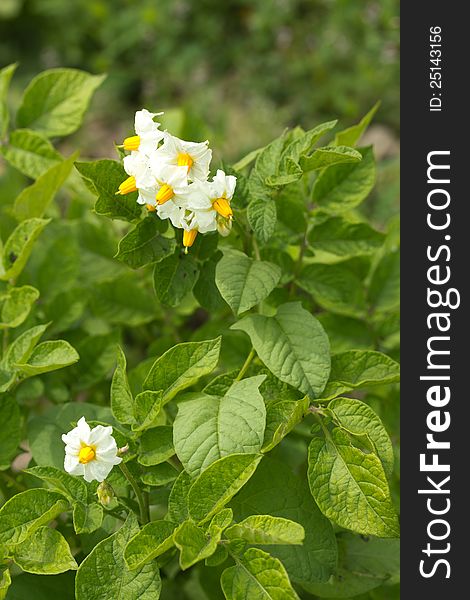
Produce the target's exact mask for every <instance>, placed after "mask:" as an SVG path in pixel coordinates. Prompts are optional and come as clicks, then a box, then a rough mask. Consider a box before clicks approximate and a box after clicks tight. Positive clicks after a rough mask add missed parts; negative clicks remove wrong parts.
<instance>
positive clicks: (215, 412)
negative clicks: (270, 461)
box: [173, 375, 266, 477]
mask: <svg viewBox="0 0 470 600" xmlns="http://www.w3.org/2000/svg"><path fill="white" fill-rule="evenodd" d="M264 379H265V375H258V376H257V377H250V378H248V379H243V380H242V381H235V382H234V383H233V384H232V386H231V387H230V389H229V390H228V391H227V392H226V393H225V394H224V395H223V396H208V395H205V394H204V395H198V397H197V398H196V399H194V400H188V401H186V402H181V403H180V404H179V407H178V414H177V416H176V419H175V422H174V425H173V429H174V442H175V449H176V454H177V456H178V458H179V459H180V461H181V462H182V464H183V466H184V468H185V470H186V471H187V472H188V473H189V475H191V476H193V477H195V476H197V475H199V474H200V473H201V472H202V471H204V469H206V468H207V467H208V466H209V465H211V464H212V463H213V462H214V461H216V460H218V459H219V458H221V457H223V456H228V455H231V454H255V453H257V452H259V451H260V449H261V445H262V443H263V437H264V428H265V423H266V408H265V405H264V401H263V397H262V396H261V394H260V393H259V390H258V388H259V386H260V385H261V383H262V382H263V380H264ZM234 431H236V432H237V434H236V436H235V435H234V434H233V432H234Z"/></svg>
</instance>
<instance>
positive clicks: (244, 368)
mask: <svg viewBox="0 0 470 600" xmlns="http://www.w3.org/2000/svg"><path fill="white" fill-rule="evenodd" d="M255 354H256V353H255V349H254V348H252V349H251V350H250V354H248V356H247V357H246V360H245V362H244V363H243V366H242V368H241V369H240V372H239V373H238V375H237V377H236V378H235V381H240V379H242V378H243V375H245V373H246V372H247V371H248V367H249V366H250V364H251V361H252V360H253V359H254V357H255Z"/></svg>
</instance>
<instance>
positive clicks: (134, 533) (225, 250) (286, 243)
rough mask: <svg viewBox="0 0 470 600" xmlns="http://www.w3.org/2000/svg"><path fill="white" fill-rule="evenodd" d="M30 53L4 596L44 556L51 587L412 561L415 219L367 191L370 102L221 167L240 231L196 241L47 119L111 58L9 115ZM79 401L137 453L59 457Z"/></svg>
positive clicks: (230, 585) (10, 388)
mask: <svg viewBox="0 0 470 600" xmlns="http://www.w3.org/2000/svg"><path fill="white" fill-rule="evenodd" d="M13 70H14V69H13V67H11V68H10V69H9V70H8V68H7V70H5V69H4V70H3V71H2V72H0V106H1V112H0V115H1V118H2V121H1V124H2V127H6V128H7V129H6V130H5V136H3V137H4V139H5V142H2V146H1V154H2V156H3V158H4V159H5V160H6V161H7V162H8V163H9V164H10V165H11V167H13V168H15V169H17V170H18V171H20V172H21V173H22V174H23V175H24V176H27V177H30V178H31V179H33V180H34V181H33V183H31V184H30V185H27V186H25V188H24V189H23V191H22V192H20V193H19V195H17V196H16V197H15V196H12V197H11V198H10V199H9V202H8V203H7V204H6V205H5V206H3V204H0V211H1V214H2V222H1V224H0V234H1V237H2V239H3V240H5V241H4V243H3V245H1V262H0V264H1V268H0V330H1V331H0V334H1V336H2V339H1V342H2V344H1V348H2V349H1V359H0V424H1V426H2V432H4V435H3V436H2V441H1V442H0V493H1V503H2V506H1V508H0V542H1V543H2V545H3V546H2V548H3V547H4V548H5V550H4V551H3V555H2V557H1V561H2V562H1V564H0V573H1V578H0V598H1V597H2V594H3V596H5V594H6V590H7V589H8V587H9V586H10V578H12V583H11V586H10V588H9V589H10V591H9V592H8V593H9V596H8V597H10V595H11V597H12V598H15V597H20V596H21V594H23V596H25V594H26V595H28V597H29V596H32V595H34V594H35V591H34V592H33V591H32V590H35V589H36V583H35V582H36V580H37V590H38V591H37V597H38V598H42V597H43V596H44V594H46V596H47V593H49V592H48V591H47V590H48V589H50V590H52V591H51V592H50V593H51V594H55V595H57V590H56V588H55V587H54V586H55V583H54V582H55V581H56V580H55V579H54V578H52V580H51V583H50V586H51V587H50V588H48V587H47V586H46V587H44V585H43V584H42V583H41V581H43V580H44V578H40V577H38V575H47V574H51V575H52V574H54V575H55V574H57V575H56V577H58V578H59V579H60V582H62V583H63V589H64V590H66V592H64V594H63V597H64V600H65V599H67V600H68V598H69V597H70V598H73V597H74V592H73V591H72V589H73V585H74V583H75V598H77V599H78V600H85V599H86V600H93V599H96V600H100V599H102V600H108V599H110V598H112V599H113V600H116V599H120V598H122V599H123V600H124V599H125V600H132V598H142V599H146V598H149V599H150V598H152V599H153V598H158V597H160V593H162V598H163V597H165V595H164V594H171V593H172V591H173V590H176V592H175V594H176V596H175V597H178V598H185V600H186V598H188V599H190V600H193V599H194V600H195V599H196V598H199V596H197V595H196V594H198V593H199V590H202V591H201V592H200V597H201V598H202V597H207V598H220V597H221V594H222V593H223V594H224V596H225V598H226V599H227V600H230V599H235V600H238V599H243V600H245V599H246V598H250V600H251V599H252V598H253V599H254V600H256V598H260V599H263V600H265V599H268V598H271V599H273V600H281V599H282V600H284V599H287V598H292V599H295V598H298V597H299V596H298V595H297V594H299V595H302V597H305V598H308V597H312V596H311V595H310V594H313V595H314V596H315V597H318V598H342V597H352V596H354V595H357V594H363V593H366V592H369V591H370V590H375V589H376V588H377V589H380V586H382V585H383V584H387V585H388V584H390V585H392V584H396V583H397V582H398V578H397V573H396V571H397V569H396V561H397V541H396V539H395V538H397V537H398V516H397V513H396V509H395V500H396V494H397V487H396V483H397V481H396V480H397V476H396V468H395V465H394V458H395V456H396V457H398V456H399V454H398V452H396V448H395V446H396V439H397V437H396V436H397V412H396V397H397V396H396V394H397V382H398V379H399V366H398V362H397V359H398V357H399V354H398V351H399V346H398V341H399V338H398V333H397V332H398V298H399V296H398V292H397V289H396V286H397V277H398V266H399V263H398V256H399V254H398V240H397V236H396V232H395V230H394V229H393V228H392V227H391V228H390V230H389V231H388V232H385V231H382V230H381V229H380V228H379V229H377V228H376V225H375V224H373V223H372V222H370V221H369V219H367V216H366V213H365V211H364V210H363V209H362V208H361V204H362V202H363V201H364V200H365V198H366V196H367V195H368V194H369V192H370V191H371V188H372V186H373V184H374V181H375V162H374V156H373V152H372V150H371V149H370V148H366V149H359V150H358V149H356V148H355V146H356V145H357V143H358V142H359V141H360V138H361V136H362V134H363V133H364V132H365V129H366V128H367V126H368V124H369V123H370V120H371V119H372V117H373V115H374V113H375V110H376V107H374V108H373V109H372V110H371V111H370V112H369V113H368V114H367V115H366V117H364V119H363V120H362V121H360V123H359V124H358V125H356V126H353V127H351V128H349V129H346V130H344V131H342V132H340V133H337V134H336V137H335V138H334V139H333V140H332V139H331V138H332V136H333V129H334V128H335V126H336V122H335V121H328V122H326V123H322V124H320V125H318V126H317V127H315V128H313V129H311V130H308V131H304V130H303V129H301V128H300V127H299V128H296V129H293V130H287V131H285V132H284V133H283V134H282V135H281V136H280V137H278V138H276V139H275V140H274V141H272V142H271V143H269V144H267V145H266V146H264V147H263V148H261V149H259V150H257V151H255V152H251V153H250V154H248V155H247V157H245V158H242V159H241V160H240V161H239V162H238V163H237V164H236V165H235V167H234V168H230V167H224V168H225V169H226V172H227V173H234V174H235V175H236V176H237V178H238V180H237V187H236V191H235V196H234V198H233V204H232V208H233V210H234V218H233V231H232V232H231V234H230V235H228V236H227V237H226V238H224V239H222V238H221V237H219V236H218V235H217V234H216V233H215V232H214V233H211V234H207V235H205V234H204V235H203V234H199V235H198V236H197V238H196V241H195V242H194V244H193V245H192V246H191V247H190V248H189V252H188V253H185V252H184V251H182V249H181V232H179V231H177V232H176V233H174V230H173V228H172V227H170V226H169V225H168V223H167V222H164V221H162V220H161V219H159V217H158V214H157V213H155V212H146V213H145V214H144V210H145V209H143V208H142V206H141V205H140V204H137V203H136V195H135V194H129V195H124V196H122V195H116V190H117V189H118V187H119V185H120V183H121V182H122V181H123V180H124V179H125V178H126V177H127V175H126V173H125V172H124V170H123V168H122V166H121V163H120V162H117V161H113V160H110V159H104V160H97V161H84V162H75V161H76V156H77V155H76V154H72V155H71V156H69V157H68V158H66V157H64V156H62V154H61V152H59V150H57V149H56V148H55V146H54V144H53V142H52V141H50V139H49V138H55V137H57V136H64V135H66V134H67V133H70V132H72V131H75V130H76V128H77V127H78V126H79V124H80V122H81V120H82V117H83V114H84V111H85V109H86V107H87V105H88V103H89V101H90V98H91V94H92V92H93V91H94V89H95V88H96V87H97V86H98V85H99V83H100V82H101V78H100V77H98V76H92V75H88V74H87V73H82V72H77V71H74V70H67V69H59V70H52V71H48V72H46V73H44V74H43V75H40V76H39V77H38V78H36V79H35V80H34V81H33V82H32V83H31V84H30V86H29V87H28V88H27V90H26V92H25V93H24V95H23V97H22V100H21V101H20V103H21V104H20V108H19V109H18V111H17V119H16V123H17V125H18V126H19V128H18V129H11V127H10V128H9V129H8V127H9V126H8V123H11V120H9V119H8V109H7V106H9V104H8V105H7V104H6V102H5V98H6V93H7V89H8V83H9V78H10V76H11V75H12V73H13ZM320 144H321V146H320ZM73 165H75V170H74V171H72V168H73ZM93 201H95V205H94V211H92V210H90V207H91V205H92V202H93ZM4 217H5V218H4ZM104 217H108V220H106V219H104ZM46 226H47V229H46V233H47V235H44V234H43V235H41V234H42V232H43V230H44V228H45V227H46ZM358 398H360V400H359V399H358ZM81 417H85V418H86V420H87V421H88V423H89V424H90V426H91V427H95V426H111V429H112V436H113V437H114V439H115V441H116V445H117V448H118V449H119V450H118V451H116V450H109V452H114V455H115V454H116V452H118V453H119V456H120V457H122V462H121V463H120V464H119V466H115V467H114V468H113V469H112V470H111V471H110V473H109V475H108V476H107V477H106V479H105V481H104V482H100V484H99V485H98V483H97V482H96V481H92V482H91V483H88V482H87V481H85V480H84V479H83V478H82V477H80V476H76V475H72V474H70V473H69V472H66V470H65V467H66V466H67V464H65V465H64V443H63V441H62V436H63V434H65V433H67V432H70V431H71V430H72V429H74V428H75V426H76V425H77V422H78V421H79V420H80V419H81ZM106 431H107V430H106ZM103 435H104V434H103ZM85 445H87V444H85ZM97 446H99V443H97V445H96V444H95V445H94V446H93V445H92V446H90V448H91V449H92V450H93V448H95V449H96V447H97ZM81 447H83V443H82V446H81ZM93 452H94V450H93ZM307 463H308V464H307ZM81 464H85V463H83V462H82V463H81ZM18 465H21V466H24V465H27V466H28V468H23V469H22V470H19V469H21V466H20V467H18ZM68 470H69V471H70V469H68ZM51 523H52V524H53V526H52V527H48V525H50V524H51ZM336 526H338V527H336ZM339 528H341V531H339V530H338V529H339ZM345 530H346V531H345ZM335 532H336V533H335ZM361 535H362V536H374V538H371V539H370V540H369V542H368V543H369V544H370V546H367V547H365V546H364V544H365V543H366V542H365V541H364V539H363V537H360V536H361ZM12 562H13V563H15V565H16V566H15V567H14V568H13V569H11V573H10V565H11V564H12ZM20 570H21V571H23V572H24V573H22V574H18V573H19V571H20ZM75 570H77V574H76V576H75V581H74V580H73V572H74V571H75ZM187 570H189V571H190V573H189V574H187V573H186V571H187ZM66 571H70V573H68V574H67V573H65V572H66ZM59 574H62V575H59ZM188 581H189V582H190V583H191V586H192V585H193V582H196V584H195V585H197V587H194V589H191V590H190V591H189V592H188V591H187V590H188V589H189V587H188V584H187V582H188ZM293 586H295V587H293ZM25 590H26V591H25ZM194 590H196V591H194ZM193 592H194V593H193ZM201 594H205V596H203V595H201Z"/></svg>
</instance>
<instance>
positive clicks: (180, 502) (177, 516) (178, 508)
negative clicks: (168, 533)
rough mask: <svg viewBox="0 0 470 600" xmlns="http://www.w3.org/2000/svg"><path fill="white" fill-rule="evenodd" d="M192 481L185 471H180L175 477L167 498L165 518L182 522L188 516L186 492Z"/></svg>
mask: <svg viewBox="0 0 470 600" xmlns="http://www.w3.org/2000/svg"><path fill="white" fill-rule="evenodd" d="M193 481H194V480H193V479H192V478H191V477H190V476H189V475H188V474H187V473H186V471H181V473H180V474H179V475H178V477H177V478H176V481H175V483H174V484H173V487H172V488H171V492H170V496H169V498H168V514H167V517H166V518H167V519H168V520H169V521H172V522H173V523H182V522H183V521H185V520H186V519H187V518H188V517H189V512H188V493H189V490H190V488H191V486H192V484H193Z"/></svg>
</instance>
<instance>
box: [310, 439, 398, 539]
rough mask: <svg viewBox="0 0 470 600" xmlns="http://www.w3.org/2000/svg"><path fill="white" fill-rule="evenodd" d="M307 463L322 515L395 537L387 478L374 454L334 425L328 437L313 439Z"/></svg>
mask: <svg viewBox="0 0 470 600" xmlns="http://www.w3.org/2000/svg"><path fill="white" fill-rule="evenodd" d="M308 464H309V467H308V480H309V484H310V490H311V492H312V496H313V497H314V498H315V501H316V503H317V504H318V506H319V507H320V509H321V511H322V512H323V514H324V515H325V516H327V517H328V518H329V519H331V520H332V521H333V522H334V523H336V524H337V525H339V526H340V527H344V528H345V529H351V530H352V531H355V532H357V533H361V534H364V535H376V536H378V537H398V531H399V529H398V519H397V516H396V512H395V509H394V508H393V505H392V501H391V499H390V492H389V489H388V484H387V478H386V476H385V473H384V470H383V467H382V463H381V462H380V460H379V458H378V457H377V456H376V455H375V454H365V453H364V452H362V451H361V450H359V449H358V448H356V447H354V446H352V445H351V443H350V441H349V438H348V436H347V435H346V434H345V433H344V432H342V431H341V430H340V429H334V430H333V431H332V434H331V437H330V438H329V439H328V440H324V439H321V438H313V439H312V441H311V443H310V446H309V452H308Z"/></svg>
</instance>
